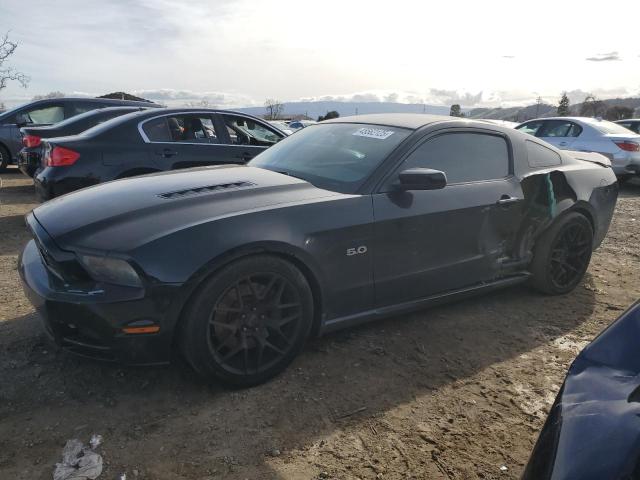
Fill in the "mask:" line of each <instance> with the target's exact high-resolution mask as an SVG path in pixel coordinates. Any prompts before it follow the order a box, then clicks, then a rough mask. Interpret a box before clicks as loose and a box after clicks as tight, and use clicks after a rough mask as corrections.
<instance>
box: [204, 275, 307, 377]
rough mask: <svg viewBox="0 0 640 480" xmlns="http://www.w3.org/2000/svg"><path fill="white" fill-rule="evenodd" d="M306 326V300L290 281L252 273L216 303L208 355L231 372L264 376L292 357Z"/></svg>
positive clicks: (210, 324) (210, 321) (208, 336)
mask: <svg viewBox="0 0 640 480" xmlns="http://www.w3.org/2000/svg"><path fill="white" fill-rule="evenodd" d="M302 324H303V321H302V301H301V299H300V295H299V294H298V291H297V290H296V288H295V287H294V286H293V285H292V284H291V282H290V281H289V280H287V279H286V278H285V277H283V276H282V275H279V274H277V273H270V272H264V273H256V274H253V275H249V276H247V277H245V278H242V279H240V280H238V281H237V282H236V283H235V284H233V285H232V286H230V287H229V288H228V289H227V290H226V291H224V292H223V293H222V295H221V296H220V297H219V299H218V301H217V302H216V305H215V306H214V308H213V311H212V312H211V316H210V318H209V328H208V332H207V339H208V341H209V352H210V353H211V355H212V356H213V357H214V358H215V359H216V361H217V362H218V364H219V365H220V366H221V367H222V368H224V369H225V370H227V371H229V372H230V373H232V374H236V375H238V374H239V375H249V374H256V373H260V372H264V371H265V370H267V369H269V368H270V367H272V366H273V365H274V364H275V363H277V362H278V360H280V359H282V357H283V356H285V355H286V354H287V352H288V350H289V349H290V348H291V346H292V345H293V343H294V342H295V339H296V337H297V336H298V334H299V330H300V329H301V328H302V326H303V325H302Z"/></svg>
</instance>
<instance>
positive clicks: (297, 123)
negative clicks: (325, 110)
mask: <svg viewBox="0 0 640 480" xmlns="http://www.w3.org/2000/svg"><path fill="white" fill-rule="evenodd" d="M316 123H318V122H314V121H313V120H291V121H290V122H289V130H291V131H294V132H295V131H296V130H300V129H301V128H305V127H308V126H310V125H315V124H316Z"/></svg>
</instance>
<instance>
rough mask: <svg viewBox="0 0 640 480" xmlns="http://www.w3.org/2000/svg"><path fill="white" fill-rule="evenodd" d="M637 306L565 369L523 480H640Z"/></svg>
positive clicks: (639, 308)
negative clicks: (564, 376)
mask: <svg viewBox="0 0 640 480" xmlns="http://www.w3.org/2000/svg"><path fill="white" fill-rule="evenodd" d="M638 331H640V302H636V303H635V304H633V305H632V306H631V307H629V309H628V310H627V311H625V312H624V313H622V315H620V317H618V319H617V320H615V321H614V322H613V323H611V325H609V326H608V327H607V328H606V329H605V330H604V331H603V332H602V333H600V335H598V336H597V337H596V339H595V340H593V341H592V342H591V343H590V344H589V345H587V346H586V347H585V348H584V349H583V350H582V351H581V352H580V354H579V355H578V356H577V357H576V359H575V360H574V361H573V363H572V364H571V367H569V371H568V373H567V376H566V378H565V380H564V383H563V384H562V387H561V388H560V391H559V393H558V395H557V397H556V400H555V402H554V403H553V406H552V407H551V410H550V411H549V415H548V417H547V420H546V422H545V424H544V427H543V429H542V431H541V432H540V436H539V437H538V441H537V442H536V445H535V447H534V449H533V452H532V453H531V457H530V459H529V462H528V463H527V466H526V468H525V471H524V474H523V475H522V477H521V478H522V480H574V479H580V480H601V479H617V480H622V479H629V480H632V479H638V478H640V436H638V429H639V425H638V423H639V421H640V353H639V352H640V350H639V349H638Z"/></svg>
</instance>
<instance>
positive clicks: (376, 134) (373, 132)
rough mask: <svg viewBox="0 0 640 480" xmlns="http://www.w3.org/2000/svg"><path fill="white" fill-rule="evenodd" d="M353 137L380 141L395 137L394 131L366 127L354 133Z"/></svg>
mask: <svg viewBox="0 0 640 480" xmlns="http://www.w3.org/2000/svg"><path fill="white" fill-rule="evenodd" d="M353 135H357V136H358V137H368V138H377V139H378V140H384V139H385V138H389V137H390V136H391V135H393V131H392V130H383V129H382V128H368V127H364V128H361V129H359V130H357V131H355V132H353Z"/></svg>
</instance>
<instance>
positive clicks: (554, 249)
mask: <svg viewBox="0 0 640 480" xmlns="http://www.w3.org/2000/svg"><path fill="white" fill-rule="evenodd" d="M592 251H593V228H592V227H591V222H589V220H587V218H586V217H585V216H584V215H582V214H580V213H577V212H571V213H568V214H566V215H563V216H562V217H561V218H559V219H558V220H556V222H555V223H554V224H553V225H552V226H551V228H549V230H547V231H546V232H545V233H544V234H543V235H542V236H541V237H540V239H539V240H538V242H537V243H536V246H535V248H534V257H533V262H532V263H531V273H532V274H533V278H532V285H533V286H534V287H535V288H536V289H538V290H540V291H541V292H544V293H547V294H550V295H561V294H563V293H568V292H570V291H571V290H573V289H574V288H575V287H576V286H577V285H578V284H579V283H580V281H581V280H582V277H583V276H584V274H585V272H586V271H587V267H588V266H589V261H590V260H591V252H592Z"/></svg>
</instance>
